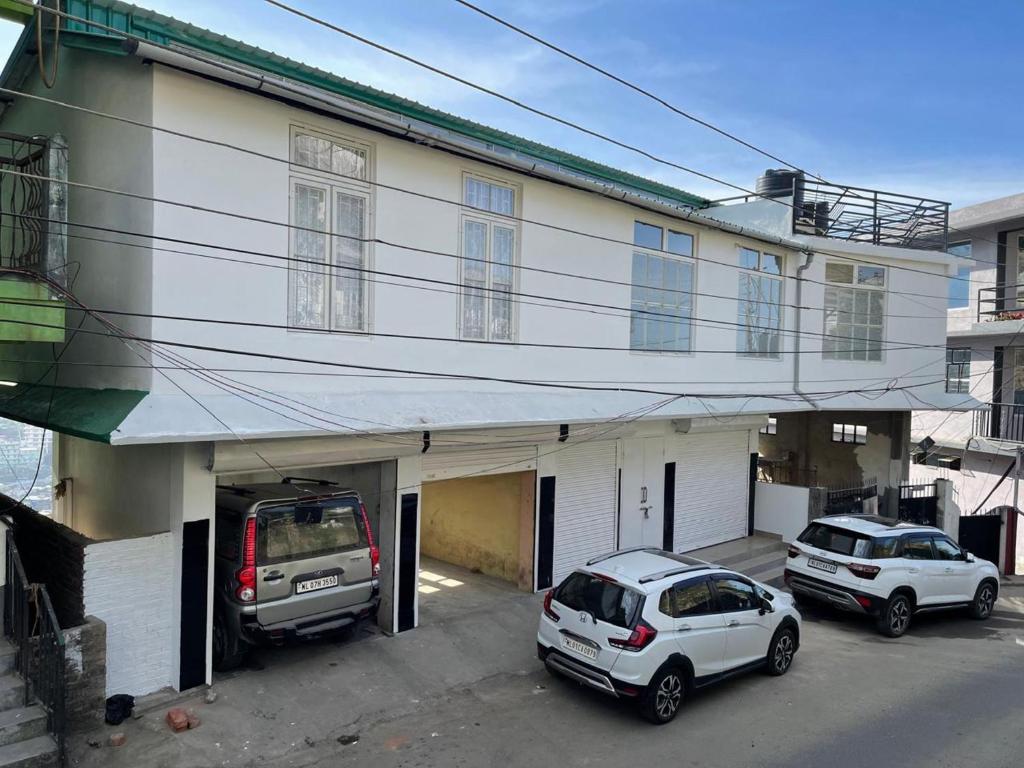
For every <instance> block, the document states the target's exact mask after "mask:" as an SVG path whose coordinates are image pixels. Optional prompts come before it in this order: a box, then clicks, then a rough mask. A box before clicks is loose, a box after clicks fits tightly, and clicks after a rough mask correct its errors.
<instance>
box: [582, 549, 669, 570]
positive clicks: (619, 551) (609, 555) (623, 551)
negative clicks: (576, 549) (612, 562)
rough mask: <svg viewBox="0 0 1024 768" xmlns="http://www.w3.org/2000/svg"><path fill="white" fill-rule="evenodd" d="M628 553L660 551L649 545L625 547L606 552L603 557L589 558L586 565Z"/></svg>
mask: <svg viewBox="0 0 1024 768" xmlns="http://www.w3.org/2000/svg"><path fill="white" fill-rule="evenodd" d="M630 552H655V553H660V552H661V550H660V549H658V548H657V547H652V546H650V545H649V544H644V545H641V546H639V547H627V548H626V549H617V550H615V551H614V552H606V553H605V554H603V555H598V556H597V557H592V558H590V559H589V560H587V565H593V564H594V563H600V562H601V561H602V560H609V559H611V558H613V557H618V556H619V555H627V554H629V553H630Z"/></svg>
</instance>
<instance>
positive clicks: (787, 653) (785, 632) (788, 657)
mask: <svg viewBox="0 0 1024 768" xmlns="http://www.w3.org/2000/svg"><path fill="white" fill-rule="evenodd" d="M795 655H796V632H794V631H793V628H792V627H781V628H780V629H779V630H778V631H777V632H776V633H775V636H774V637H772V641H771V643H769V644H768V656H767V658H766V659H765V670H766V671H767V672H768V674H769V675H771V676H772V677H779V676H781V675H784V674H786V673H787V672H788V671H789V668H790V667H791V666H792V665H793V657H794V656H795Z"/></svg>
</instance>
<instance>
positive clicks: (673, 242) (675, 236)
mask: <svg viewBox="0 0 1024 768" xmlns="http://www.w3.org/2000/svg"><path fill="white" fill-rule="evenodd" d="M665 250H666V251H670V252H672V253H678V254H679V255H680V256H693V235H688V234H686V233H685V232H673V231H672V230H671V229H670V230H669V231H668V241H667V242H666V244H665Z"/></svg>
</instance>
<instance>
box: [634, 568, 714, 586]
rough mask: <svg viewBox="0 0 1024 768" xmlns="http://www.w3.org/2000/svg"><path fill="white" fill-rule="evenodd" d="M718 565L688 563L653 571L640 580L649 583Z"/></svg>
mask: <svg viewBox="0 0 1024 768" xmlns="http://www.w3.org/2000/svg"><path fill="white" fill-rule="evenodd" d="M716 567H717V566H714V565H712V564H711V563H702V564H701V565H688V566H685V567H683V568H669V569H668V570H667V571H658V572H657V573H652V574H650V575H649V576H644V577H643V578H641V579H638V581H639V582H640V583H641V584H647V583H649V582H652V581H661V580H662V579H667V578H668V577H669V576H678V575H679V574H681V573H692V572H693V571H706V570H708V569H709V568H716Z"/></svg>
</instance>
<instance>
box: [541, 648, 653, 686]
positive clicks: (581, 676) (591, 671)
mask: <svg viewBox="0 0 1024 768" xmlns="http://www.w3.org/2000/svg"><path fill="white" fill-rule="evenodd" d="M537 658H539V659H540V660H541V661H543V662H544V664H545V665H547V666H548V668H550V669H553V670H554V671H555V672H558V673H559V674H561V675H565V676H566V677H568V678H570V679H572V680H575V681H576V682H577V683H582V684H583V685H585V686H587V687H589V688H593V689H594V690H596V691H600V692H601V693H604V694H607V695H608V696H614V697H616V698H619V697H625V698H633V697H635V696H638V695H639V694H640V692H641V690H642V689H641V688H639V687H637V686H635V685H632V684H630V683H626V682H623V681H622V680H616V679H615V678H614V677H612V676H611V675H609V674H608V673H607V672H605V671H603V670H601V669H598V668H597V667H594V666H592V665H590V664H586V663H584V662H582V661H578V660H576V659H570V658H569V657H568V656H566V655H565V654H563V653H561V652H559V651H557V650H555V649H554V648H548V647H547V646H546V645H544V644H543V643H537Z"/></svg>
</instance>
